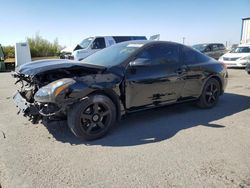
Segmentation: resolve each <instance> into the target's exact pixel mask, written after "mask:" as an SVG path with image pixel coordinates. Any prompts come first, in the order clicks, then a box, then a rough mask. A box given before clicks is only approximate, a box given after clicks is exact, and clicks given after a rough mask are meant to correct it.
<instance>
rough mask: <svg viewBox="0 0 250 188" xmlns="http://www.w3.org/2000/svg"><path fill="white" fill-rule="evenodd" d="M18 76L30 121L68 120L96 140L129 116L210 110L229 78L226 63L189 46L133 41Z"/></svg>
mask: <svg viewBox="0 0 250 188" xmlns="http://www.w3.org/2000/svg"><path fill="white" fill-rule="evenodd" d="M13 76H14V77H15V78H16V80H17V81H16V83H17V84H21V86H20V89H19V90H18V92H17V93H16V94H15V96H14V101H15V104H16V106H17V107H18V108H19V109H20V111H21V112H22V113H23V114H24V115H25V116H28V117H29V118H30V119H31V120H32V121H33V122H34V123H36V122H38V121H39V120H40V119H41V118H48V119H55V120H56V119H60V118H67V121H68V126H69V128H70V130H71V131H72V132H73V133H74V134H75V135H76V136H78V137H81V138H84V139H87V140H91V139H97V138H100V137H102V136H103V135H105V134H106V133H107V132H108V130H110V128H111V127H112V126H113V125H114V124H115V123H116V121H117V120H119V119H120V118H121V116H123V115H125V114H128V113H130V112H135V111H138V110H143V109H148V108H154V107H160V106H164V105H168V104H173V103H177V102H184V101H191V100H192V101H195V102H196V103H197V104H198V106H200V107H202V108H211V107H213V106H215V105H216V103H217V102H218V99H219V96H220V95H222V94H223V92H224V90H225V87H226V85H227V77H228V74H227V70H226V67H225V66H224V65H223V64H222V63H220V62H218V61H216V60H214V59H212V58H210V57H208V56H206V55H203V54H201V53H200V52H198V51H196V50H194V49H192V48H189V47H187V46H184V45H181V44H178V43H173V42H161V41H129V42H124V43H120V44H116V45H113V46H111V47H109V48H106V49H104V50H101V51H99V52H97V53H95V54H93V55H91V56H89V57H87V58H86V59H84V60H83V61H70V60H42V61H35V62H31V63H27V64H24V65H22V66H20V67H19V68H17V70H16V72H15V73H14V74H13Z"/></svg>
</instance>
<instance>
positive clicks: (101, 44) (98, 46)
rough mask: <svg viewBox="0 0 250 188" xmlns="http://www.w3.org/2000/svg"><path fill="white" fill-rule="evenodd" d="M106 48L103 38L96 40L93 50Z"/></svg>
mask: <svg viewBox="0 0 250 188" xmlns="http://www.w3.org/2000/svg"><path fill="white" fill-rule="evenodd" d="M105 47H106V44H105V40H104V38H103V37H100V38H96V39H95V40H94V42H93V44H92V48H93V49H103V48H105Z"/></svg>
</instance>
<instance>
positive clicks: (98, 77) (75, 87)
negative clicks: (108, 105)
mask: <svg viewBox="0 0 250 188" xmlns="http://www.w3.org/2000/svg"><path fill="white" fill-rule="evenodd" d="M74 80H75V81H76V82H75V83H74V84H72V85H70V86H69V87H68V88H67V89H66V90H64V91H62V92H61V93H60V94H59V95H58V96H57V97H56V99H55V102H56V104H57V105H58V106H59V107H62V108H67V106H68V105H72V104H74V103H76V102H78V101H80V100H81V99H83V98H85V97H87V96H89V95H91V94H97V93H99V94H104V95H107V96H108V97H110V98H111V100H112V101H113V102H114V103H115V105H116V108H117V110H118V111H117V112H118V113H117V114H118V119H120V117H121V115H123V114H124V113H125V111H124V106H123V103H122V101H121V95H122V93H121V91H120V87H119V85H120V83H121V80H122V78H121V77H120V76H117V75H115V74H113V73H107V74H93V75H87V76H84V77H80V78H75V79H74Z"/></svg>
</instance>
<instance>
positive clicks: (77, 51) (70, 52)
mask: <svg viewBox="0 0 250 188" xmlns="http://www.w3.org/2000/svg"><path fill="white" fill-rule="evenodd" d="M159 36H160V35H153V36H151V37H150V39H149V40H159ZM129 40H147V38H146V37H145V36H96V37H89V38H86V39H84V40H83V41H82V42H80V43H79V44H77V45H76V46H75V47H73V48H64V49H63V50H62V51H61V54H60V58H61V59H74V60H78V61H81V60H82V59H84V58H86V57H88V56H89V55H91V54H93V53H95V52H97V51H99V50H101V49H103V48H106V47H109V46H112V45H113V44H116V43H119V42H124V41H129Z"/></svg>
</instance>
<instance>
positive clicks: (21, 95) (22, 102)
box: [12, 72, 76, 124]
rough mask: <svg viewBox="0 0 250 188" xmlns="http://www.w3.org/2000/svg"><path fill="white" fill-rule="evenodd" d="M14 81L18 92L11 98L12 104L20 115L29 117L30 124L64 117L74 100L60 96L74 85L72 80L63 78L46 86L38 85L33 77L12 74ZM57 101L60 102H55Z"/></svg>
mask: <svg viewBox="0 0 250 188" xmlns="http://www.w3.org/2000/svg"><path fill="white" fill-rule="evenodd" d="M12 76H13V77H14V78H15V79H16V82H15V84H16V85H18V88H19V89H18V90H17V92H16V93H15V94H14V96H13V100H14V103H15V105H16V107H17V108H18V109H19V111H18V114H19V113H22V114H23V115H24V116H25V117H29V120H30V121H31V122H32V123H34V124H35V123H38V122H39V120H41V119H42V118H47V119H53V120H55V119H56V120H58V119H62V118H64V117H65V115H66V110H67V107H68V105H69V104H70V103H73V102H75V100H76V99H69V100H67V99H66V98H65V96H64V99H61V97H60V95H64V94H66V93H69V92H70V91H69V89H68V87H69V85H70V84H74V83H75V80H74V79H72V78H64V79H60V80H58V81H53V82H51V83H49V84H47V85H44V83H39V81H38V80H37V79H36V77H35V76H27V75H23V74H20V73H17V72H15V73H13V74H12ZM58 99H60V100H62V101H57V100H58Z"/></svg>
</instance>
